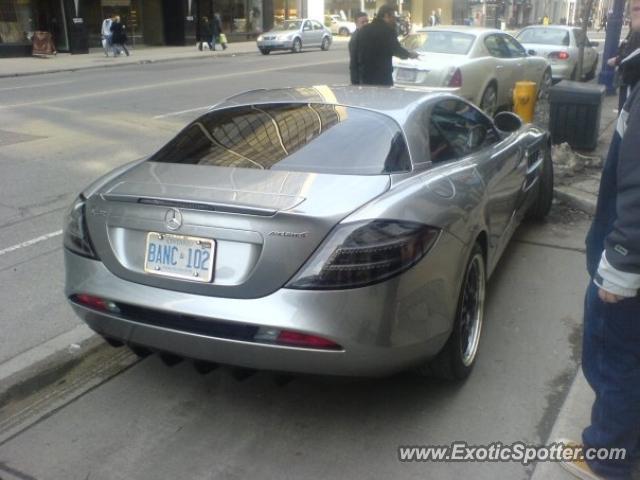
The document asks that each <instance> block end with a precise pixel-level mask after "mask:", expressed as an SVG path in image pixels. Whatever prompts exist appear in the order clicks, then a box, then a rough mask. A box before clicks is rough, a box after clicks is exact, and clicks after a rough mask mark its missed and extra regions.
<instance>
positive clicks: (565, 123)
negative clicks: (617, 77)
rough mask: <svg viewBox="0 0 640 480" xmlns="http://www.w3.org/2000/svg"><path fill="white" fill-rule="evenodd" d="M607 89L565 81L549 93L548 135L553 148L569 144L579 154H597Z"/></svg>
mask: <svg viewBox="0 0 640 480" xmlns="http://www.w3.org/2000/svg"><path fill="white" fill-rule="evenodd" d="M604 94H605V87H604V85H597V84H594V83H581V82H571V81H569V80H562V81H561V82H560V83H558V84H557V85H554V86H553V87H551V89H550V92H549V104H550V107H551V109H550V110H551V111H550V114H549V132H550V133H551V141H552V142H553V143H554V144H557V143H563V142H567V143H568V144H569V145H571V148H574V149H576V150H594V149H595V148H596V146H597V145H598V135H599V133H600V112H601V110H602V100H603V99H604Z"/></svg>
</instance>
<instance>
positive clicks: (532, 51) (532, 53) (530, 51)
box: [527, 50, 538, 57]
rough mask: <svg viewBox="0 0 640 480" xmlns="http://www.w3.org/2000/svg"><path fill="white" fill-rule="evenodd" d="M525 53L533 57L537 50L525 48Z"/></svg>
mask: <svg viewBox="0 0 640 480" xmlns="http://www.w3.org/2000/svg"><path fill="white" fill-rule="evenodd" d="M527 53H528V54H529V55H530V56H532V57H535V56H536V55H538V52H536V51H535V50H527Z"/></svg>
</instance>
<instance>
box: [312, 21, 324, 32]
mask: <svg viewBox="0 0 640 480" xmlns="http://www.w3.org/2000/svg"><path fill="white" fill-rule="evenodd" d="M312 23H313V29H314V30H324V27H323V26H322V25H320V22H316V21H315V20H314V21H313V22H312Z"/></svg>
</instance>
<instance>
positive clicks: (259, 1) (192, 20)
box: [0, 0, 325, 57]
mask: <svg viewBox="0 0 640 480" xmlns="http://www.w3.org/2000/svg"><path fill="white" fill-rule="evenodd" d="M324 10H325V6H324V0H0V57H7V56H24V55H30V54H31V44H32V37H33V35H34V32H36V31H45V32H49V33H50V34H51V36H52V37H53V41H54V43H55V46H56V50H57V51H59V52H70V53H87V52H88V51H89V48H90V47H100V40H101V39H100V27H101V25H102V21H103V20H104V19H105V18H106V17H108V16H110V15H113V14H118V15H120V17H121V19H122V21H123V22H124V23H125V25H126V28H127V35H128V37H129V43H130V44H133V45H136V44H144V45H190V44H194V45H195V43H196V41H197V39H198V38H199V36H200V35H199V32H198V30H199V29H198V25H199V24H200V20H201V18H202V17H204V16H206V17H208V18H209V19H211V18H212V17H213V14H214V13H219V14H220V17H221V20H222V29H223V32H224V33H225V34H226V36H227V39H228V40H229V41H230V42H233V41H245V40H251V39H254V38H255V37H256V36H257V35H259V34H260V33H261V32H263V31H266V30H269V29H271V28H272V27H273V26H274V24H276V23H278V22H279V21H282V20H284V19H288V18H300V17H311V18H316V19H318V20H320V21H322V20H323V16H324Z"/></svg>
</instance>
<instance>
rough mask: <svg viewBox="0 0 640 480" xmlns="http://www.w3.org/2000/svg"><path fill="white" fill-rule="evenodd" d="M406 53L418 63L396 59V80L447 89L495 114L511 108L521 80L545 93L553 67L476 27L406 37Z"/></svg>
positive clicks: (499, 34) (508, 40) (493, 32)
mask: <svg viewBox="0 0 640 480" xmlns="http://www.w3.org/2000/svg"><path fill="white" fill-rule="evenodd" d="M402 43H403V45H404V47H405V48H407V49H409V50H415V51H417V52H418V54H419V57H418V58H417V59H408V60H400V59H397V58H394V68H393V80H394V82H395V83H396V84H400V85H411V86H429V87H446V88H448V89H449V90H451V91H453V92H454V93H455V94H457V95H460V96H462V97H464V98H466V99H467V100H470V101H471V102H473V103H475V104H476V105H478V106H479V107H480V108H482V110H484V111H485V112H486V113H487V114H489V115H493V114H494V113H495V112H496V110H497V109H498V108H500V107H506V106H510V105H511V104H512V101H513V100H512V98H513V88H514V85H515V83H516V82H518V81H524V80H528V81H532V82H535V83H536V84H537V85H538V91H539V92H541V93H544V92H546V91H547V90H548V88H549V87H551V82H552V78H551V67H550V66H549V63H548V62H547V60H545V59H544V58H542V57H537V56H532V55H529V54H528V53H527V51H526V50H525V49H524V47H523V46H522V45H520V43H518V41H517V40H516V39H514V38H513V37H512V36H511V35H508V34H506V33H504V32H502V31H500V30H494V29H485V28H473V27H432V28H425V29H422V30H418V31H417V32H416V33H412V34H410V35H408V36H406V37H405V38H404V39H403V40H402Z"/></svg>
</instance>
